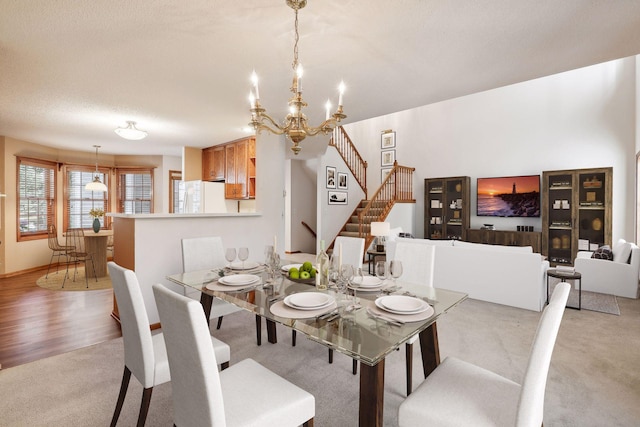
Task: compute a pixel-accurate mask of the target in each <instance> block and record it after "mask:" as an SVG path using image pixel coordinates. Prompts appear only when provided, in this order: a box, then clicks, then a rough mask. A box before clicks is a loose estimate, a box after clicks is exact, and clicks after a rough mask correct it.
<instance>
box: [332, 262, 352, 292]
mask: <svg viewBox="0 0 640 427" xmlns="http://www.w3.org/2000/svg"><path fill="white" fill-rule="evenodd" d="M354 274H355V271H354V268H353V265H351V264H343V265H342V266H341V267H340V273H339V277H338V280H337V282H336V285H337V286H338V295H340V294H342V293H344V294H345V295H346V290H347V286H349V285H352V282H353V276H354Z"/></svg>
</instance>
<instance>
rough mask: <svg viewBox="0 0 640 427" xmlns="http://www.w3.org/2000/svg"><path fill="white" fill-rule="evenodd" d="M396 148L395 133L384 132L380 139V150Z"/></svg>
mask: <svg viewBox="0 0 640 427" xmlns="http://www.w3.org/2000/svg"><path fill="white" fill-rule="evenodd" d="M395 146H396V133H395V132H392V131H385V132H383V133H382V136H381V137H380V148H382V149H383V150H386V149H387V148H394V147H395Z"/></svg>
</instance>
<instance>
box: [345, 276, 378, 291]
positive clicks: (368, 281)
mask: <svg viewBox="0 0 640 427" xmlns="http://www.w3.org/2000/svg"><path fill="white" fill-rule="evenodd" d="M352 283H354V284H355V285H356V286H358V285H360V287H361V288H379V287H380V286H382V280H380V279H378V278H377V277H375V276H362V279H360V277H354V278H353V280H352Z"/></svg>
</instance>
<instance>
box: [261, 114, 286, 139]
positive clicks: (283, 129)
mask: <svg viewBox="0 0 640 427" xmlns="http://www.w3.org/2000/svg"><path fill="white" fill-rule="evenodd" d="M265 120H268V121H269V122H270V123H271V125H273V128H272V127H270V126H269V125H268V124H265V123H264V122H265ZM255 123H256V124H257V125H258V126H260V127H262V128H265V129H267V130H268V131H269V132H273V133H275V134H276V135H282V134H283V133H285V132H286V131H287V129H288V128H289V126H281V125H279V124H278V123H277V122H276V121H275V120H273V119H272V118H271V116H269V115H268V114H267V113H262V114H260V116H258V118H257V120H256V121H255ZM274 128H275V129H277V130H274Z"/></svg>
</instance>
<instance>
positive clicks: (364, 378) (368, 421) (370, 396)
mask: <svg viewBox="0 0 640 427" xmlns="http://www.w3.org/2000/svg"><path fill="white" fill-rule="evenodd" d="M360 365H361V366H360V407H359V411H360V415H359V418H358V419H359V426H360V427H370V426H371V427H374V426H375V427H381V426H382V425H383V423H384V418H383V411H384V359H382V360H381V361H380V362H378V364H377V365H375V366H369V365H367V364H366V363H361V364H360Z"/></svg>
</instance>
